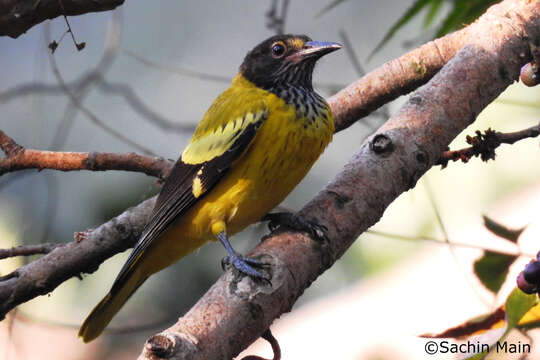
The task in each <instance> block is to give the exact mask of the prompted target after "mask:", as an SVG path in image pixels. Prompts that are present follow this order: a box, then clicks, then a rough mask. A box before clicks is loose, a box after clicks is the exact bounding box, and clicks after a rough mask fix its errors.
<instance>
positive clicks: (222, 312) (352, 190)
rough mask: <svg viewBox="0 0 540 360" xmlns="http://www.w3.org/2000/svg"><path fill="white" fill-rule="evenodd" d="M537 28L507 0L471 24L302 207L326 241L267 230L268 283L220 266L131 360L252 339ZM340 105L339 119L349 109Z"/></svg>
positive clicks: (418, 167)
mask: <svg viewBox="0 0 540 360" xmlns="http://www.w3.org/2000/svg"><path fill="white" fill-rule="evenodd" d="M496 19H498V20H496ZM503 19H504V20H503ZM539 25H540V6H539V3H538V2H528V3H526V2H523V1H511V0H507V1H504V2H502V3H501V4H499V5H496V6H494V7H493V8H491V9H490V10H489V11H488V13H487V14H486V15H484V16H483V17H482V18H481V19H479V20H478V22H477V23H475V25H474V27H475V28H476V29H477V30H476V33H475V35H476V36H475V37H474V39H473V40H472V41H471V44H469V45H466V46H465V47H464V48H463V49H461V50H460V51H459V52H458V53H457V54H456V55H455V56H454V57H453V58H452V60H450V61H449V62H448V63H447V64H446V65H445V66H444V68H443V69H441V71H440V72H439V73H437V75H435V76H434V77H433V78H432V79H431V80H430V81H429V82H428V83H427V84H426V85H425V86H423V87H422V88H420V89H419V90H418V91H416V93H415V94H413V95H412V96H411V97H410V99H409V100H408V102H407V103H406V104H405V105H404V106H403V107H402V108H401V110H400V112H399V113H398V114H397V115H395V116H394V117H392V118H391V119H390V120H389V121H388V122H387V123H385V124H384V125H383V126H382V127H381V128H380V129H379V130H378V131H377V133H376V134H375V135H374V136H372V137H371V138H370V139H369V140H368V141H367V142H365V143H364V144H363V146H362V147H361V149H360V152H359V153H357V154H356V155H355V156H354V157H353V159H352V160H351V161H350V162H349V163H348V164H347V165H346V166H345V168H344V169H343V170H342V171H341V173H339V174H338V175H337V176H336V177H335V178H334V180H333V181H332V182H331V183H330V184H329V185H328V186H327V187H326V188H325V189H324V190H322V191H321V192H320V193H319V194H318V195H317V196H316V197H315V198H314V199H313V200H312V201H311V202H309V203H308V204H307V205H306V206H305V207H304V208H303V209H302V210H301V212H300V213H301V214H302V215H304V216H306V217H308V218H310V219H313V220H315V221H316V222H317V223H319V224H322V225H324V226H326V227H327V228H328V238H329V240H328V241H327V242H323V243H317V242H314V241H313V240H311V239H310V238H308V237H307V236H306V235H305V234H299V233H294V232H288V231H282V232H279V233H274V234H272V235H271V236H270V237H268V238H267V239H266V240H265V241H264V242H263V243H262V244H260V245H259V246H258V247H257V248H256V249H255V250H254V251H252V252H251V253H250V254H249V256H255V257H257V256H261V257H262V259H263V260H264V261H265V263H269V264H271V266H270V270H269V272H270V274H271V277H272V280H271V281H272V286H268V285H266V284H264V283H262V284H261V283H257V282H254V281H252V280H251V279H250V278H249V277H237V276H236V275H235V274H234V273H233V272H231V271H227V272H226V273H225V274H224V275H223V276H222V277H221V278H220V279H219V280H218V281H217V282H216V283H215V284H214V285H213V286H212V287H211V288H210V290H209V291H208V292H207V293H206V294H205V295H204V296H203V297H202V298H201V299H200V300H199V301H198V302H197V304H195V305H194V306H193V307H192V309H191V310H190V311H189V312H188V313H187V314H185V315H184V316H183V317H182V318H180V319H179V320H178V322H177V323H176V324H174V325H173V326H171V327H170V328H168V329H166V330H164V331H163V332H161V333H160V334H158V335H155V336H153V337H152V338H150V339H149V340H148V341H147V342H146V344H145V346H144V349H143V352H142V354H141V355H140V357H139V359H156V358H158V356H156V354H155V353H154V351H153V349H154V346H153V344H160V347H159V349H160V350H161V354H165V356H159V358H166V359H186V358H189V359H192V360H195V359H223V358H226V359H229V358H233V357H234V356H235V355H236V354H238V353H239V352H240V351H241V350H242V349H244V348H245V347H246V346H248V345H249V344H251V342H253V341H254V340H256V339H257V337H258V336H260V334H262V333H263V332H264V331H265V330H266V329H267V328H268V327H269V326H270V324H271V323H272V322H273V320H274V319H276V318H277V317H279V316H280V315H281V314H282V313H284V312H287V311H290V309H291V308H292V305H293V304H294V302H295V301H296V299H297V297H299V296H300V295H301V294H302V293H303V291H304V290H305V288H306V287H307V286H309V284H311V283H312V282H313V281H314V280H315V279H316V278H317V276H318V275H319V274H321V273H322V272H323V271H324V270H326V269H327V268H328V267H329V266H331V265H332V264H333V263H334V262H335V261H336V260H337V259H338V258H339V257H341V256H342V255H343V253H344V252H345V251H346V249H347V248H348V247H349V246H350V245H351V244H352V242H353V241H354V240H355V239H356V238H357V237H358V235H360V234H361V233H362V232H363V231H365V230H366V229H367V228H369V227H370V226H371V225H373V224H374V223H375V222H376V221H378V220H379V218H380V217H381V216H382V214H383V212H384V210H385V209H386V207H387V206H388V205H389V204H390V203H391V202H392V201H393V200H394V199H395V198H396V197H397V196H399V195H400V194H401V193H403V192H404V191H407V190H408V189H411V188H412V187H414V186H415V184H416V182H417V180H418V179H419V178H420V177H421V176H422V175H423V174H424V173H425V172H426V171H427V170H428V169H429V168H430V167H431V166H433V165H434V164H435V163H436V161H437V160H438V159H439V158H440V155H441V153H442V152H443V151H444V150H445V149H446V147H447V146H448V144H449V143H450V142H451V141H452V139H454V138H455V137H456V136H457V135H458V134H459V133H460V132H461V131H462V130H463V129H465V128H466V127H467V126H468V125H469V124H470V123H471V122H472V121H474V120H475V118H476V115H477V114H478V113H480V111H481V110H482V109H483V108H485V107H486V106H487V105H488V104H489V103H490V102H492V101H493V100H494V99H495V98H496V97H497V96H498V95H499V94H500V93H501V92H502V91H503V90H504V89H505V88H506V87H508V86H509V85H510V84H511V83H512V82H513V81H515V80H517V79H518V76H519V72H520V67H521V66H522V65H523V64H524V63H526V62H528V61H530V56H525V57H522V56H521V54H522V53H525V54H530V53H528V52H527V48H528V44H527V41H526V40H524V39H533V41H538V40H540V26H539ZM481 28H483V31H479V29H481ZM332 104H333V105H334V107H333V109H335V104H336V102H333V103H332ZM339 110H340V109H336V113H337V114H340V115H339V116H341V118H340V120H343V119H344V118H345V119H346V118H347V116H346V115H344V114H350V113H354V111H351V110H350V109H349V108H347V107H345V109H341V110H342V111H339ZM156 349H157V347H156ZM164 349H165V350H166V351H163V350H164Z"/></svg>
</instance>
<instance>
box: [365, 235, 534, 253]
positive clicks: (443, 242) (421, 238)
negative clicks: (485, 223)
mask: <svg viewBox="0 0 540 360" xmlns="http://www.w3.org/2000/svg"><path fill="white" fill-rule="evenodd" d="M366 233H367V234H372V235H376V236H381V237H385V238H389V239H397V240H405V241H415V242H417V241H429V242H434V243H437V244H441V245H452V246H458V247H464V248H470V249H478V250H483V251H489V252H493V253H496V254H501V255H509V256H524V257H528V258H535V257H536V255H535V254H530V253H524V252H522V251H521V250H519V249H518V250H517V251H514V252H512V251H505V250H501V249H495V248H490V247H486V246H483V245H476V244H469V243H463V242H459V241H451V242H450V243H449V242H448V241H446V240H441V239H437V238H434V237H430V236H425V235H421V236H407V235H401V234H394V233H389V232H385V231H380V230H373V229H370V230H367V231H366Z"/></svg>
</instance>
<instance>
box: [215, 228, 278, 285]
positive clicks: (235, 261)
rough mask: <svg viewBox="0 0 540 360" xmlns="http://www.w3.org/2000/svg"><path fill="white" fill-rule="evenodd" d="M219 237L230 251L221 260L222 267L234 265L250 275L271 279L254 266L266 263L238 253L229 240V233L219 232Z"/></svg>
mask: <svg viewBox="0 0 540 360" xmlns="http://www.w3.org/2000/svg"><path fill="white" fill-rule="evenodd" d="M217 238H218V240H219V241H220V242H221V244H223V247H225V250H227V252H228V253H229V255H228V256H226V257H224V258H223V260H221V267H222V268H223V269H225V265H232V266H234V268H235V269H236V270H238V271H240V272H241V273H243V274H246V275H249V276H251V277H253V278H257V279H264V280H269V279H268V276H266V275H264V274H263V273H261V272H259V271H257V270H255V269H254V268H253V266H255V267H257V266H259V267H260V266H263V265H264V263H263V262H262V261H261V260H259V259H254V258H250V257H245V256H243V255H241V254H239V253H237V252H236V250H234V249H233V247H232V246H231V243H230V242H229V237H228V236H227V233H226V232H225V231H222V232H220V233H219V234H217Z"/></svg>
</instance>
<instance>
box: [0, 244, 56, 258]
mask: <svg viewBox="0 0 540 360" xmlns="http://www.w3.org/2000/svg"><path fill="white" fill-rule="evenodd" d="M59 245H60V244H49V243H45V244H37V245H21V246H14V247H12V248H11V249H0V260H1V259H7V258H10V257H15V256H29V255H37V254H48V253H50V252H51V251H53V250H54V249H55V248H56V247H58V246H59Z"/></svg>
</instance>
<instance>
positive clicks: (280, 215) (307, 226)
mask: <svg viewBox="0 0 540 360" xmlns="http://www.w3.org/2000/svg"><path fill="white" fill-rule="evenodd" d="M261 221H268V229H270V231H274V230H275V229H277V228H278V227H279V226H285V227H288V228H290V229H293V230H297V231H305V232H307V233H308V234H309V235H310V236H311V237H312V238H313V240H317V241H323V240H326V239H327V236H326V231H327V230H328V228H327V227H326V226H324V225H320V224H317V223H316V222H314V221H311V220H308V219H306V218H304V217H303V216H300V215H298V214H293V213H291V212H277V213H268V214H266V215H265V216H264V217H263V218H262V219H261Z"/></svg>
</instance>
